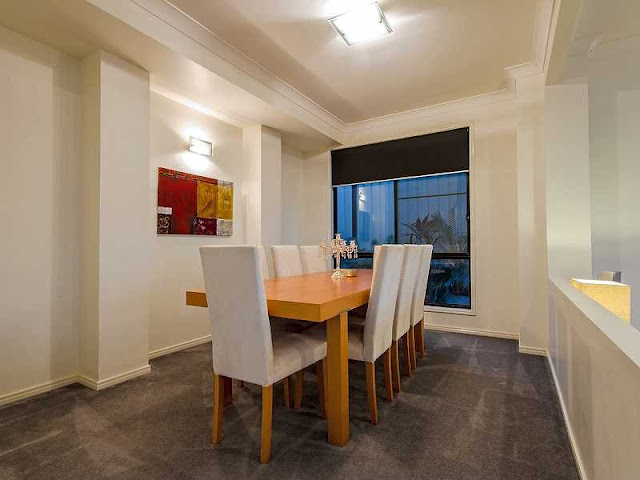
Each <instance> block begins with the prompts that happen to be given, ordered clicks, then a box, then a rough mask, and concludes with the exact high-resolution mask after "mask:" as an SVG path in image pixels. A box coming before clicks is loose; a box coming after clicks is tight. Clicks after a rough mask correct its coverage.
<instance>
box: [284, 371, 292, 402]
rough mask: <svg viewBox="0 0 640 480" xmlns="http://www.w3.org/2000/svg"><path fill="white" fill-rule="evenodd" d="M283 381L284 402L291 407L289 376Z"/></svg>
mask: <svg viewBox="0 0 640 480" xmlns="http://www.w3.org/2000/svg"><path fill="white" fill-rule="evenodd" d="M283 382H284V404H285V406H286V407H288V408H291V376H289V377H287V378H285V379H284V380H283Z"/></svg>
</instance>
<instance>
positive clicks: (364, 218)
mask: <svg viewBox="0 0 640 480" xmlns="http://www.w3.org/2000/svg"><path fill="white" fill-rule="evenodd" d="M355 188H356V197H355V200H354V201H356V202H357V204H358V205H357V215H358V218H357V236H356V243H357V244H358V251H360V252H367V253H373V247H374V245H381V244H383V243H395V232H394V224H395V218H394V213H393V210H394V206H393V203H394V202H393V181H389V182H376V183H366V184H362V185H356V186H355Z"/></svg>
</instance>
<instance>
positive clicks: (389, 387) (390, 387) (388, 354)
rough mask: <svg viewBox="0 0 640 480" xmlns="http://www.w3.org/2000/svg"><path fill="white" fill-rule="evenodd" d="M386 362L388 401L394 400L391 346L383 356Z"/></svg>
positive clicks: (385, 374)
mask: <svg viewBox="0 0 640 480" xmlns="http://www.w3.org/2000/svg"><path fill="white" fill-rule="evenodd" d="M382 361H383V363H384V388H385V390H386V391H387V401H389V402H393V379H392V378H391V347H389V349H388V350H387V351H386V352H384V355H383V356H382Z"/></svg>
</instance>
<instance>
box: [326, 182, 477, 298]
mask: <svg viewBox="0 0 640 480" xmlns="http://www.w3.org/2000/svg"><path fill="white" fill-rule="evenodd" d="M469 220H470V218H469V173H468V172H467V171H465V172H456V173H446V174H438V175H427V176H422V177H415V178H407V179H399V180H386V181H381V182H370V183H361V184H354V185H341V186H336V187H334V231H335V232H336V233H340V234H342V236H343V238H345V239H347V240H350V239H355V240H356V243H357V244H358V252H359V258H358V259H354V260H351V261H349V260H347V261H345V262H344V266H345V267H356V268H371V265H372V263H373V247H374V246H375V245H376V244H383V243H414V244H431V245H433V258H432V261H431V270H430V272H429V283H428V286H427V291H426V297H425V304H426V305H430V306H438V307H449V308H462V309H470V308H471V268H470V262H471V255H470V236H469V231H470V229H469Z"/></svg>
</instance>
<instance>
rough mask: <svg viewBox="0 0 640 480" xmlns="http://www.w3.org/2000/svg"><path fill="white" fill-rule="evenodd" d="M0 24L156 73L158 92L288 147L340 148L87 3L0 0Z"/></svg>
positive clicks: (77, 52) (153, 76) (153, 79)
mask: <svg viewBox="0 0 640 480" xmlns="http://www.w3.org/2000/svg"><path fill="white" fill-rule="evenodd" d="M0 25H2V26H5V27H7V28H9V29H11V30H14V31H16V32H19V33H22V34H24V35H27V36H28V37H31V38H33V39H35V40H38V41H40V42H42V43H45V44H47V45H51V46H53V47H54V48H56V49H58V50H60V51H63V52H65V53H67V54H69V55H72V56H75V57H78V58H82V57H84V56H86V55H88V54H90V53H91V52H94V51H95V50H98V49H103V50H107V51H109V52H111V53H113V54H115V55H117V56H119V57H121V58H123V59H125V60H127V61H129V62H131V63H134V64H137V65H139V66H141V67H142V68H144V69H145V70H147V71H149V72H151V84H152V89H153V90H154V91H156V92H158V93H161V94H162V95H165V96H167V97H169V98H172V99H173V100H176V101H179V102H181V103H183V104H187V105H192V106H196V107H197V108H199V109H201V111H206V112H207V113H209V114H210V115H212V116H214V117H217V118H219V119H221V120H223V121H226V122H227V123H231V124H233V125H236V126H238V127H245V126H249V125H255V124H258V123H259V124H263V125H267V126H270V127H272V128H275V129H277V130H279V131H281V132H282V136H283V141H284V142H285V143H287V144H289V145H290V146H292V147H294V148H297V149H298V150H300V151H303V152H307V151H315V150H322V149H326V148H330V147H332V146H334V145H335V141H334V140H332V139H331V138H329V137H327V136H325V135H323V134H321V133H319V132H318V131H317V130H315V129H313V128H311V127H309V126H308V125H307V124H305V123H303V122H301V121H299V120H297V119H295V118H293V117H292V116H290V115H287V114H285V113H283V112H282V111H280V110H278V109H276V108H274V107H273V106H272V105H269V104H268V103H266V102H265V101H263V100H261V99H259V98H257V97H255V96H254V95H252V94H251V93H249V92H247V91H246V90H243V89H242V88H239V87H237V86H236V85H234V84H232V83H231V82H229V81H227V80H225V79H223V78H222V77H220V76H218V75H216V74H215V73H213V72H212V71H210V70H208V69H206V68H204V67H203V66H201V65H199V64H197V63H195V62H193V61H191V60H189V59H188V58H186V57H184V56H182V55H179V54H177V53H176V52H173V51H172V50H170V49H169V48H167V47H165V46H163V45H162V44H160V43H158V42H156V41H154V40H152V39H151V38H149V37H147V36H145V35H143V34H142V33H140V32H139V31H137V30H135V29H133V28H131V27H130V26H129V25H126V24H125V23H122V22H120V21H118V20H116V19H115V18H114V17H112V16H110V15H108V14H106V13H105V12H104V11H102V10H100V9H99V8H96V7H94V6H92V5H90V4H89V3H87V2H86V1H84V0H19V1H18V0H16V1H13V0H11V1H2V0H0Z"/></svg>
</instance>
